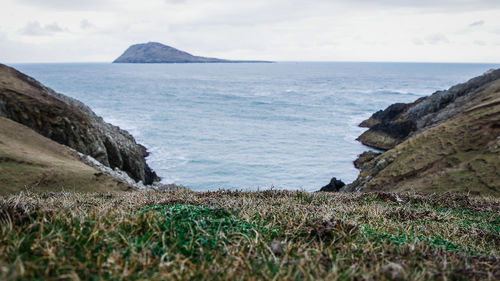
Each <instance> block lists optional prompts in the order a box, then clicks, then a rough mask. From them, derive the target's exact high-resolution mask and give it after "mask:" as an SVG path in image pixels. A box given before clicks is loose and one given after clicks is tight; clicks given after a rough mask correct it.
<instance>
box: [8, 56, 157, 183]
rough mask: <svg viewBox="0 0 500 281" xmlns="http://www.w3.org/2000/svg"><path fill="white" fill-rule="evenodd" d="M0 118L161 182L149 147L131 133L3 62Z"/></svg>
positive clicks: (142, 177)
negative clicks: (150, 159) (150, 162)
mask: <svg viewBox="0 0 500 281" xmlns="http://www.w3.org/2000/svg"><path fill="white" fill-rule="evenodd" d="M0 116H3V117H6V118H9V119H11V120H13V121H16V122H18V123H21V124H23V125H25V126H27V127H29V128H31V129H33V130H34V131H36V132H38V133H40V134H41V135H43V136H45V137H47V138H50V139H52V140H54V141H56V142H58V143H60V144H64V145H67V146H69V147H71V148H73V149H75V150H77V151H78V152H81V153H83V154H86V155H90V156H92V157H93V158H95V159H97V161H99V162H100V163H102V164H103V165H105V166H108V167H110V168H112V169H114V168H118V169H120V170H122V171H125V172H126V173H127V174H128V175H129V176H130V177H131V178H133V179H134V180H136V181H142V182H143V183H145V184H151V183H153V182H154V181H157V180H159V178H158V177H157V175H156V174H155V173H154V172H153V171H152V170H151V168H150V167H149V166H148V165H147V164H146V161H145V157H146V156H147V155H148V152H147V151H146V148H145V147H144V146H142V145H140V144H137V143H136V141H135V139H134V138H133V137H132V135H130V134H129V133H128V132H126V131H124V130H121V129H120V128H119V127H116V126H113V125H111V124H108V123H106V122H104V121H103V120H102V118H101V117H98V116H97V115H96V114H95V113H94V112H92V110H91V109H90V108H89V107H87V106H86V105H84V104H83V103H81V102H80V101H78V100H76V99H73V98H70V97H67V96H64V95H61V94H58V93H56V92H54V91H53V90H51V89H49V88H47V87H45V86H43V85H42V84H40V83H39V82H38V81H36V80H35V79H33V78H31V77H28V76H26V75H24V74H22V73H21V72H19V71H17V70H15V69H13V68H11V67H8V66H5V65H2V64H0Z"/></svg>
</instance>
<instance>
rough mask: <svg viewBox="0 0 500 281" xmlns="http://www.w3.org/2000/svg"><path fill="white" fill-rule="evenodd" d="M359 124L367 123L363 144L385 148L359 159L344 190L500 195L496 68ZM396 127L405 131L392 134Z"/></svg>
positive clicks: (499, 112) (499, 111)
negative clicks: (360, 162)
mask: <svg viewBox="0 0 500 281" xmlns="http://www.w3.org/2000/svg"><path fill="white" fill-rule="evenodd" d="M409 123H411V125H408V124H409ZM362 124H365V125H366V124H368V125H367V126H370V127H371V129H370V130H368V131H367V132H365V133H364V134H363V135H362V136H360V139H362V141H363V143H366V144H369V145H371V144H373V145H374V146H376V147H386V148H387V149H390V150H389V151H387V152H385V153H383V154H381V155H379V156H376V157H375V158H373V159H372V160H370V161H369V162H366V163H364V164H363V168H362V170H361V172H360V175H359V177H358V178H357V179H356V180H355V181H354V182H353V183H352V184H350V185H348V186H347V187H345V188H344V190H345V191H373V190H378V191H380V190H386V191H389V190H390V191H404V190H417V191H424V192H444V191H458V192H472V193H476V194H494V195H499V194H500V70H495V71H490V72H488V73H486V74H485V75H482V76H480V77H477V78H474V79H471V80H470V81H469V82H467V83H464V84H460V85H457V86H454V87H452V88H451V89H450V90H448V91H444V92H438V93H436V94H434V95H432V96H430V97H427V98H422V99H419V100H417V101H416V102H415V103H413V104H410V105H404V106H401V105H397V106H392V107H389V108H388V109H387V110H385V111H384V112H378V113H376V114H374V115H373V116H372V118H370V119H369V120H367V121H365V122H364V123H362ZM374 124H375V125H374ZM405 126H406V127H405ZM408 126H409V127H408ZM401 128H405V130H406V131H408V132H409V133H408V134H407V135H406V136H402V135H400V136H401V137H395V136H396V135H397V133H401V132H402V131H403V130H401ZM395 132H396V133H395ZM398 143H399V144H398Z"/></svg>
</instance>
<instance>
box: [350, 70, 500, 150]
mask: <svg viewBox="0 0 500 281" xmlns="http://www.w3.org/2000/svg"><path fill="white" fill-rule="evenodd" d="M499 78H500V69H498V70H491V71H489V72H487V73H485V74H484V75H481V76H479V77H476V78H473V79H471V80H469V81H468V82H466V83H463V84H459V85H456V86H453V87H451V88H450V89H449V90H447V91H438V92H436V93H434V94H432V95H431V96H428V97H424V98H420V99H418V100H416V101H415V102H413V103H410V104H403V103H397V104H393V105H391V106H389V107H388V108H387V109H385V110H383V111H378V112H376V113H375V114H373V115H372V116H371V117H370V118H369V119H367V120H365V121H363V122H362V123H361V124H360V126H362V127H368V128H369V129H368V130H367V131H366V132H364V133H363V134H362V135H361V136H359V138H358V140H359V141H360V142H361V143H363V144H365V145H367V146H371V147H374V148H377V149H382V150H389V149H391V148H393V147H395V146H396V145H398V144H400V143H401V142H403V141H405V140H406V139H408V138H410V137H412V136H415V135H416V134H418V133H420V132H423V131H425V130H428V129H429V128H432V127H435V126H437V125H439V124H441V123H443V122H445V121H447V120H449V119H450V118H452V117H454V116H456V115H457V114H459V113H460V112H463V111H464V110H465V109H466V108H467V107H468V106H470V104H471V101H472V100H475V99H476V98H477V96H478V95H481V93H482V90H483V89H484V87H485V85H487V84H489V83H490V82H492V81H495V80H497V79H499Z"/></svg>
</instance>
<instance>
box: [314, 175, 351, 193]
mask: <svg viewBox="0 0 500 281" xmlns="http://www.w3.org/2000/svg"><path fill="white" fill-rule="evenodd" d="M344 186H345V183H344V182H343V181H341V180H338V179H337V178H335V177H333V178H332V179H331V180H330V183H329V184H327V185H325V186H323V187H322V188H321V189H320V190H319V191H322V192H337V191H339V190H340V189H341V188H342V187H344Z"/></svg>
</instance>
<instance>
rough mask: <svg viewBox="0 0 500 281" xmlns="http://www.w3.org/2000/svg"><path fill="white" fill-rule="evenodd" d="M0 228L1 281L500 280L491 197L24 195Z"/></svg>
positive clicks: (2, 213) (498, 225)
mask: <svg viewBox="0 0 500 281" xmlns="http://www.w3.org/2000/svg"><path fill="white" fill-rule="evenodd" d="M398 199H402V201H403V203H401V202H399V200H398ZM0 221H1V223H0V279H1V280H26V279H31V280H56V279H57V280H60V279H62V280H101V279H106V280H136V279H143V280H185V279H193V280H197V279H198V280H206V279H211V280H262V279H265V280H290V279H293V280H318V279H328V280H384V279H399V280H407V279H408V280H429V279H442V280H488V279H489V280H498V279H499V278H500V259H499V254H500V245H499V241H500V200H499V199H497V198H495V197H468V196H466V195H456V194H449V193H447V194H440V195H437V194H434V195H420V194H407V193H405V194H399V195H396V194H393V193H364V194H325V193H306V192H300V191H293V192H292V191H288V192H285V191H262V192H239V191H234V192H229V191H218V192H204V193H198V192H192V191H188V190H182V191H175V192H129V193H72V192H61V193H21V194H18V195H9V196H4V197H1V199H0Z"/></svg>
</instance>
